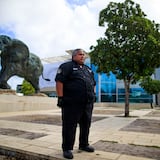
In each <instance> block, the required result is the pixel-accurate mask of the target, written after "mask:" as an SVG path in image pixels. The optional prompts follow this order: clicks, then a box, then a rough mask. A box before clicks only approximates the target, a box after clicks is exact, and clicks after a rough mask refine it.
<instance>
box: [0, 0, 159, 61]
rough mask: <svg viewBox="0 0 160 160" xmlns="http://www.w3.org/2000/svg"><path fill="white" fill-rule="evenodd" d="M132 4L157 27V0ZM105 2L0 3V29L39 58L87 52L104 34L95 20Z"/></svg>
mask: <svg viewBox="0 0 160 160" xmlns="http://www.w3.org/2000/svg"><path fill="white" fill-rule="evenodd" d="M114 1H115V2H122V0H121V1H120V0H114ZM135 1H136V2H137V3H139V4H141V7H142V9H144V11H145V13H146V12H147V13H146V14H147V15H148V17H149V18H151V19H155V20H157V23H160V19H159V15H160V11H159V9H158V6H159V3H160V2H159V0H153V1H152V2H151V1H145V2H144V1H143V0H135ZM70 2H71V1H70ZM109 2H110V1H109V0H89V1H87V0H86V4H83V5H80V6H78V5H74V7H73V5H72V6H71V4H69V3H67V1H65V0H45V1H44V0H1V1H0V6H1V7H0V15H1V16H0V17H1V20H0V27H2V26H3V27H6V29H10V30H11V31H12V32H14V34H15V36H16V38H17V39H20V40H22V41H23V42H25V43H26V44H27V45H28V47H29V48H30V51H31V52H33V53H35V54H37V55H38V56H40V57H41V58H44V57H52V56H57V55H64V54H66V53H65V50H67V49H72V48H77V47H81V48H83V49H85V50H87V51H89V47H90V46H91V45H93V44H95V42H96V39H98V38H99V37H102V36H103V34H104V31H105V28H101V27H99V26H98V16H99V11H101V10H102V9H104V8H105V7H106V6H107V5H108V3H109Z"/></svg>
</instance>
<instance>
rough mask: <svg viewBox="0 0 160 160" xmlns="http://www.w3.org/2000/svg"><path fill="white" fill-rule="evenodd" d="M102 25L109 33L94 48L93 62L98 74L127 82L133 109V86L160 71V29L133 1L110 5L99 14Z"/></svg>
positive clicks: (127, 91)
mask: <svg viewBox="0 0 160 160" xmlns="http://www.w3.org/2000/svg"><path fill="white" fill-rule="evenodd" d="M99 25H100V26H103V27H104V26H105V25H106V32H105V36H104V37H103V38H102V37H101V38H99V39H98V40H97V45H96V46H91V47H90V49H91V52H90V57H91V62H92V63H93V64H95V65H96V66H97V72H103V73H106V74H109V72H110V71H112V72H113V73H114V74H115V75H116V77H117V79H121V80H123V81H124V85H125V92H126V101H125V105H126V106H129V88H130V84H131V83H136V82H137V81H139V79H140V78H141V77H146V76H151V75H152V74H153V72H154V70H155V68H158V67H160V32H159V27H160V25H159V24H156V23H155V22H154V21H150V20H149V19H147V18H146V15H145V13H144V12H143V11H142V10H141V8H140V5H139V4H136V3H134V2H133V1H131V0H125V1H124V3H115V2H110V3H109V5H108V6H107V7H106V8H105V9H103V10H102V11H101V12H100V14H99ZM128 108H129V107H128ZM126 114H129V110H128V111H127V112H126Z"/></svg>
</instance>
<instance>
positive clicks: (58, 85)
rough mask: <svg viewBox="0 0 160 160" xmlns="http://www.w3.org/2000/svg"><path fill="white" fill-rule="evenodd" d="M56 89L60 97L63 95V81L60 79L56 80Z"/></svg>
mask: <svg viewBox="0 0 160 160" xmlns="http://www.w3.org/2000/svg"><path fill="white" fill-rule="evenodd" d="M56 91H57V95H58V97H63V83H62V82H60V81H57V82H56Z"/></svg>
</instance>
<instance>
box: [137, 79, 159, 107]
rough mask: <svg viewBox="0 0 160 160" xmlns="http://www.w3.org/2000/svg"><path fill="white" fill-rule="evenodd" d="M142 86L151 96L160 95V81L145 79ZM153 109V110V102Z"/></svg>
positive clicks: (141, 83)
mask: <svg viewBox="0 0 160 160" xmlns="http://www.w3.org/2000/svg"><path fill="white" fill-rule="evenodd" d="M140 86H141V87H142V88H143V89H144V90H146V92H148V93H149V94H151V95H153V94H159V93H160V80H155V79H151V77H145V78H143V79H142V80H141V82H140ZM151 108H153V106H152V102H151Z"/></svg>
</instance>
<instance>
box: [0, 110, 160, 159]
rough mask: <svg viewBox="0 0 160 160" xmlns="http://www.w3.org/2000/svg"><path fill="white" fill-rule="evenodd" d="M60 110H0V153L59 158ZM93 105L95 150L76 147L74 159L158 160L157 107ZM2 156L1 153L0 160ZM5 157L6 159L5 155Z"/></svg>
mask: <svg viewBox="0 0 160 160" xmlns="http://www.w3.org/2000/svg"><path fill="white" fill-rule="evenodd" d="M60 115H61V112H60V109H59V108H57V107H54V108H53V109H52V110H39V111H23V112H22V111H21V112H20V111H19V112H3V113H0V155H6V156H7V157H8V159H9V158H10V159H16V160H25V159H26V160H61V159H64V158H63V156H62V151H61V129H62V128H61V119H60ZM123 115H124V108H115V107H95V108H94V114H93V122H92V126H91V132H90V144H91V145H93V146H94V147H95V149H96V151H95V152H94V153H86V152H82V151H79V150H78V132H79V130H78V128H77V135H76V142H75V147H74V150H73V153H74V159H75V160H153V159H156V160H160V109H159V108H158V107H157V108H154V109H150V108H148V109H133V110H131V111H130V117H127V118H125V117H123ZM2 159H3V156H0V160H2ZM4 159H5V158H4Z"/></svg>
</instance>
